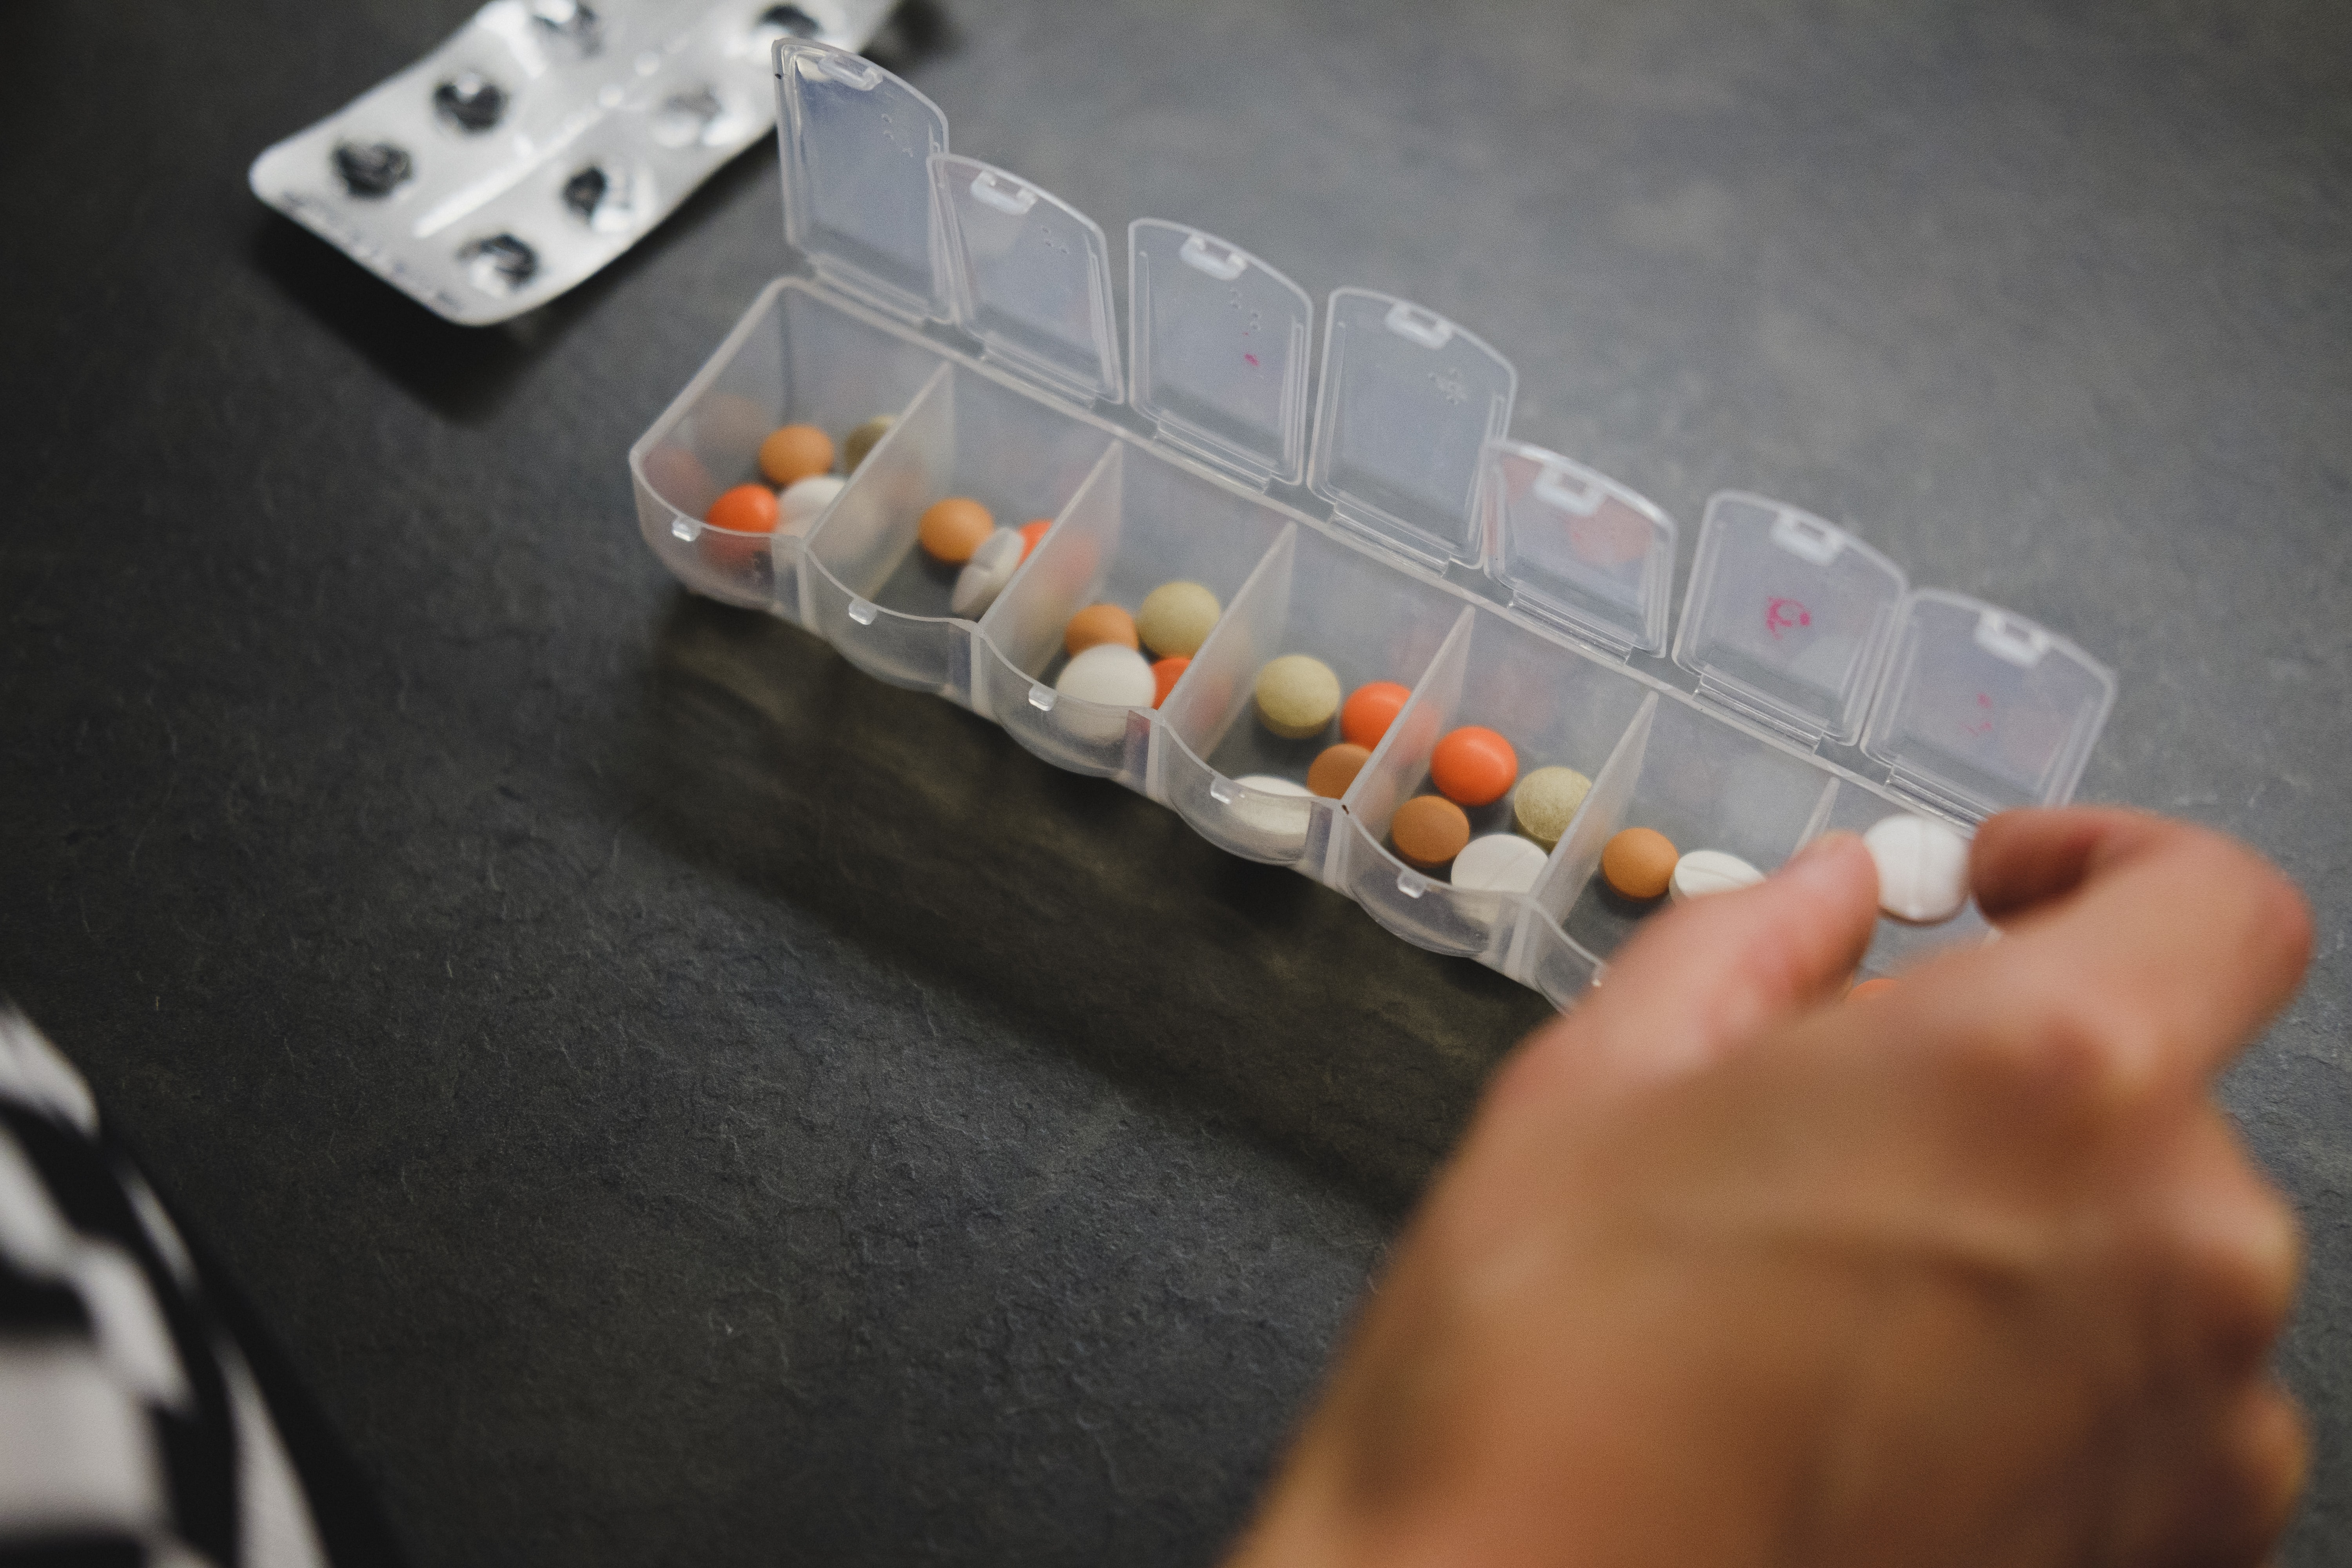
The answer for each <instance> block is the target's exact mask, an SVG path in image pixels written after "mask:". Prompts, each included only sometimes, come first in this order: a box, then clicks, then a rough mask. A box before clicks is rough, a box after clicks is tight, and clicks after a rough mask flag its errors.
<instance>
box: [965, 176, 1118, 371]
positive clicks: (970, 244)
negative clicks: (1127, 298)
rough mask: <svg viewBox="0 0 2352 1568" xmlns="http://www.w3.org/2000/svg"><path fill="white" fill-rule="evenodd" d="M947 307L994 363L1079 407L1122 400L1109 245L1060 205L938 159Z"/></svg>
mask: <svg viewBox="0 0 2352 1568" xmlns="http://www.w3.org/2000/svg"><path fill="white" fill-rule="evenodd" d="M931 187H932V189H933V191H934V192H935V193H936V194H937V196H938V201H939V212H940V244H941V254H942V256H943V257H944V258H945V259H946V271H947V283H948V302H949V304H950V307H951V308H952V310H953V312H954V316H955V321H956V324H957V325H958V326H960V327H961V328H963V330H964V331H967V332H970V333H971V335H972V336H973V337H975V338H977V339H979V340H980V342H981V347H982V350H983V351H984V352H985V353H986V354H987V357H989V358H990V359H992V360H995V361H997V362H999V363H1003V365H1004V366H1005V367H1006V368H1007V369H1010V370H1012V371H1013V372H1014V373H1015V374H1020V375H1023V376H1024V377H1026V378H1028V379H1030V380H1032V381H1034V382H1037V383H1039V384H1042V385H1044V386H1045V387H1047V388H1048V389H1050V390H1052V391H1055V392H1057V393H1059V394H1061V395H1064V396H1066V397H1068V398H1071V399H1074V400H1075V401H1076V402H1078V403H1080V404H1082V405H1083V404H1086V403H1088V402H1091V401H1093V400H1095V399H1097V398H1099V399H1101V400H1102V401H1103V402H1106V403H1117V402H1118V401H1120V398H1121V395H1122V388H1121V386H1120V383H1119V374H1118V338H1117V336H1116V335H1115V332H1114V329H1113V327H1112V325H1111V291H1110V242H1109V241H1108V240H1107V239H1105V238H1104V237H1103V231H1102V227H1101V226H1100V225H1098V224H1097V223H1096V222H1095V220H1094V219H1092V218H1090V217H1088V216H1087V215H1086V214H1084V213H1082V212H1080V211H1078V209H1077V208H1076V207H1074V206H1072V205H1070V204H1069V203H1067V202H1066V201H1064V200H1062V199H1061V198H1060V197H1059V196H1056V195H1053V194H1052V193H1051V192H1048V191H1045V190H1044V189H1042V188H1041V187H1039V186H1037V185H1034V184H1031V183H1030V182H1029V181H1027V180H1024V179H1023V178H1022V177H1021V176H1020V175H1018V174H1010V173H1008V172H1007V171H1005V170H1003V169H1000V168H998V167H996V166H995V165H994V164H992V163H982V162H981V161H980V160H979V159H977V158H965V157H961V156H958V155H956V154H954V153H933V154H932V155H931Z"/></svg>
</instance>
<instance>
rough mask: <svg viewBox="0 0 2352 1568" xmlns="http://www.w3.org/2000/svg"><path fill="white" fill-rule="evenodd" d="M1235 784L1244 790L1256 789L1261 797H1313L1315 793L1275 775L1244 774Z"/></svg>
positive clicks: (1303, 785) (1304, 786)
mask: <svg viewBox="0 0 2352 1568" xmlns="http://www.w3.org/2000/svg"><path fill="white" fill-rule="evenodd" d="M1234 783H1235V784H1239V785H1241V786H1242V787H1243V788H1244V789H1254V790H1255V791H1257V792H1258V793H1259V794H1260V795H1301V796H1311V795H1314V793H1315V792H1314V791H1313V790H1311V789H1308V788H1307V786H1306V785H1305V784H1297V783H1294V782H1293V781H1291V780H1289V779H1286V778H1283V777H1281V776H1279V775H1278V774H1275V773H1244V774H1243V775H1242V776H1241V777H1239V778H1237V779H1235V780H1234Z"/></svg>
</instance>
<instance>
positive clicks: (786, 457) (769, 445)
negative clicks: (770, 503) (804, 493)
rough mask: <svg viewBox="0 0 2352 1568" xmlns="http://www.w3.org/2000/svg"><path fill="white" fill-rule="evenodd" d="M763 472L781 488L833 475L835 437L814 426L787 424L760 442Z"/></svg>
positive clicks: (761, 468) (773, 483)
mask: <svg viewBox="0 0 2352 1568" xmlns="http://www.w3.org/2000/svg"><path fill="white" fill-rule="evenodd" d="M760 471H761V473H763V474H765V475H767V476H768V482H769V483H770V484H772V485H773V486H775V487H776V488H777V489H789V488H790V487H792V486H793V485H796V484H798V483H800V482H801V481H802V480H803V479H808V478H810V477H811V476H813V475H815V474H829V473H831V472H833V437H830V436H828V435H826V434H825V433H824V431H822V430H820V429H818V428H817V427H816V426H814V425H787V426H783V427H782V429H780V430H777V431H775V432H773V433H772V434H771V435H770V436H769V437H768V438H767V439H766V440H764V441H762V442H761V443H760Z"/></svg>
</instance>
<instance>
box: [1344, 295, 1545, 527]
mask: <svg viewBox="0 0 2352 1568" xmlns="http://www.w3.org/2000/svg"><path fill="white" fill-rule="evenodd" d="M1517 387H1518V373H1517V372H1516V371H1514V370H1513V369H1512V368H1511V362H1510V361H1508V360H1507V359H1505V358H1504V357H1503V356H1502V355H1501V354H1498V353H1496V352H1495V351H1494V350H1493V349H1491V348H1489V347H1487V346H1486V344H1485V343H1483V342H1479V341H1478V339H1477V338H1475V336H1473V335H1472V334H1470V333H1469V332H1466V331H1463V330H1462V329H1461V328H1460V327H1458V326H1456V325H1454V323H1453V322H1452V321H1447V320H1446V319H1445V318H1444V317H1443V316H1441V315H1439V314H1437V313H1436V312H1435V311H1434V310H1424V309H1423V308H1422V307H1421V306H1419V305H1414V304H1410V303H1408V302H1407V301H1405V300H1397V299H1391V297H1389V296H1388V295H1386V294H1375V293H1373V292H1371V291H1370V289H1338V290H1336V291H1334V292H1333V294H1332V295H1331V301H1330V307H1329V310H1328V316H1327V318H1326V325H1325V327H1324V333H1323V385H1322V389H1321V391H1320V392H1319V393H1318V395H1317V402H1316V410H1315V444H1314V447H1313V449H1312V450H1311V451H1310V453H1309V454H1308V457H1307V485H1308V487H1309V488H1311V489H1313V490H1314V491H1315V493H1316V494H1317V495H1318V496H1320V497H1322V498H1323V499H1324V500H1327V501H1328V502H1330V503H1331V508H1332V516H1333V517H1334V518H1335V519H1336V520H1338V521H1340V522H1343V523H1346V524H1348V525H1349V526H1350V527H1352V528H1355V529H1356V530H1358V531H1360V532H1364V533H1367V534H1370V535H1371V536H1373V537H1374V538H1376V539H1379V540H1381V542H1384V543H1387V544H1390V545H1392V546H1394V547H1396V548H1397V549H1400V550H1402V551H1403V552H1405V553H1407V554H1408V555H1411V556H1412V557H1414V558H1416V559H1418V560H1420V561H1423V562H1424V563H1428V564H1431V565H1433V566H1436V567H1438V568H1440V569H1441V570H1442V569H1443V568H1444V565H1445V563H1447V562H1449V561H1458V562H1460V563H1463V564H1465V565H1466V566H1472V567H1476V566H1481V565H1484V564H1485V561H1486V547H1485V527H1484V520H1483V519H1482V518H1481V517H1480V516H1479V501H1478V486H1479V482H1480V480H1481V479H1482V478H1483V477H1484V475H1485V473H1486V462H1485V457H1486V443H1487V442H1489V441H1494V440H1499V439H1501V438H1502V436H1503V434H1504V432H1505V431H1507V430H1508V429H1509V428H1510V424H1511V399H1512V397H1513V395H1515V393H1516V392H1517Z"/></svg>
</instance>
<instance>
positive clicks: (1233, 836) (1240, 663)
mask: <svg viewBox="0 0 2352 1568" xmlns="http://www.w3.org/2000/svg"><path fill="white" fill-rule="evenodd" d="M1464 609H1465V605H1464V604H1463V602H1462V600H1461V598H1460V597H1459V596H1457V595H1454V594H1450V593H1448V592H1447V591H1446V590H1445V589H1444V586H1443V585H1442V584H1437V583H1434V582H1432V581H1429V580H1427V579H1424V578H1423V577H1420V576H1418V575H1416V574H1412V573H1408V572H1404V571H1400V570H1398V569H1397V568H1395V567H1393V566H1391V565H1388V564H1386V563H1382V562H1381V561H1379V560H1377V559H1375V558H1373V557H1372V556H1370V555H1368V554H1366V553H1365V552H1362V551H1360V550H1356V549H1353V548H1351V547H1349V545H1347V544H1345V543H1342V542H1339V541H1337V540H1334V539H1330V538H1327V537H1326V536H1324V535H1323V534H1320V533H1318V532H1315V531H1312V530H1309V529H1306V528H1300V527H1296V526H1294V527H1292V528H1291V529H1289V530H1288V531H1286V532H1285V533H1284V535H1283V537H1282V539H1281V541H1280V542H1278V543H1277V544H1276V546H1275V548H1274V549H1273V550H1272V551H1270V552H1268V553H1267V555H1266V557H1265V560H1264V561H1262V562H1261V563H1259V564H1258V567H1257V570H1256V571H1255V572H1253V573H1252V574H1250V579H1249V581H1248V583H1247V584H1245V585H1244V587H1243V588H1242V590H1241V591H1240V593H1239V594H1237V595H1235V596H1234V602H1233V604H1232V605H1229V606H1228V607H1227V608H1226V610H1225V613H1224V615H1223V616H1222V617H1221V618H1220V619H1219V620H1218V622H1217V627H1216V630H1215V631H1213V632H1212V633H1211V634H1210V636H1209V640H1208V641H1207V642H1206V643H1204V644H1202V647H1201V651H1200V653H1199V654H1198V655H1197V656H1195V658H1193V660H1192V668H1189V669H1187V670H1186V671H1185V674H1184V680H1183V682H1182V683H1181V684H1180V685H1179V686H1178V688H1177V689H1176V690H1174V691H1173V692H1171V693H1170V695H1169V699H1168V701H1167V703H1166V704H1165V705H1164V706H1163V708H1162V709H1161V716H1162V721H1163V722H1162V733H1161V736H1160V757H1159V773H1158V778H1157V780H1156V783H1155V788H1154V790H1153V794H1154V795H1155V796H1156V797H1157V798H1159V799H1160V800H1161V801H1163V802H1165V803H1166V804H1167V805H1171V806H1172V807H1174V808H1175V810H1176V812H1177V814H1178V815H1179V816H1182V817H1183V818H1184V820H1185V821H1187V822H1189V823H1191V824H1192V826H1193V827H1194V828H1195V829H1196V830H1197V831H1198V832H1200V834H1201V835H1202V837H1206V838H1208V839H1210V840H1211V841H1213V842H1214V843H1216V844H1219V845H1222V846H1223V847H1225V848H1227V849H1229V850H1231V851H1232V852H1233V853H1234V854H1236V855H1241V856H1244V857H1246V858H1250V859H1253V860H1265V861H1270V862H1273V863H1275V864H1278V865H1301V864H1310V865H1313V866H1316V867H1318V871H1317V874H1318V875H1323V874H1324V873H1323V872H1322V871H1321V870H1320V869H1319V867H1320V865H1321V860H1322V854H1323V851H1324V849H1325V848H1326V847H1327V846H1328V842H1329V839H1328V834H1329V829H1330V826H1331V823H1332V818H1333V816H1334V815H1335V813H1336V812H1337V810H1338V803H1336V802H1332V801H1326V800H1317V799H1307V798H1299V797H1296V796H1289V795H1270V794H1267V793H1265V792H1263V791H1260V790H1255V789H1252V788H1250V787H1249V786H1247V785H1245V784H1242V783H1240V781H1241V780H1242V779H1244V778H1245V777H1248V776H1250V775H1252V774H1270V775H1272V776H1274V777H1276V778H1281V779H1286V780H1288V781H1290V782H1291V783H1293V784H1298V785H1300V786H1301V787H1304V785H1305V784H1306V780H1307V768H1308V766H1309V765H1310V764H1312V763H1313V762H1314V761H1315V758H1316V757H1317V755H1318V753H1320V752H1322V750H1323V749H1324V748H1325V747H1326V746H1328V745H1330V744H1332V743H1333V742H1336V741H1338V740H1339V725H1338V722H1337V714H1336V713H1335V714H1334V715H1333V721H1332V722H1331V723H1329V724H1327V725H1326V726H1325V728H1324V730H1323V731H1321V732H1320V733H1318V734H1317V735H1315V736H1313V737H1310V738H1307V739H1305V740H1286V739H1285V738H1284V737H1282V736H1280V735H1277V734H1276V733H1275V732H1274V731H1271V730H1269V729H1267V728H1266V727H1265V723H1264V722H1263V721H1261V720H1260V718H1259V717H1258V713H1257V707H1256V698H1255V692H1256V680H1257V673H1258V671H1259V670H1260V669H1261V668H1264V667H1265V665H1266V663H1267V662H1268V661H1270V660H1272V659H1276V658H1280V657H1282V656H1283V655H1285V654H1294V653H1296V654H1307V655H1309V656H1311V657H1313V658H1318V659H1320V660H1322V661H1323V662H1324V663H1325V664H1327V665H1328V666H1329V667H1330V668H1331V670H1332V672H1333V673H1334V674H1335V675H1337V676H1338V677H1339V690H1340V693H1341V694H1342V696H1344V695H1345V694H1346V693H1348V692H1350V691H1353V690H1355V689H1357V688H1358V687H1360V686H1364V685H1367V684H1369V683H1370V682H1372V681H1376V680H1389V681H1394V682H1396V683H1397V684H1399V685H1401V686H1403V687H1405V688H1407V689H1411V688H1412V687H1413V686H1414V685H1415V684H1417V683H1418V682H1419V681H1420V679H1421V678H1422V676H1423V673H1424V672H1426V671H1427V669H1428V668H1429V666H1430V661H1431V660H1432V659H1433V658H1436V656H1437V651H1438V649H1439V648H1440V647H1443V646H1444V642H1445V639H1446V637H1447V636H1448V635H1449V634H1450V633H1452V631H1453V630H1454V624H1455V623H1456V622H1457V621H1458V620H1459V619H1460V618H1461V616H1462V614H1463V611H1464Z"/></svg>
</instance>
